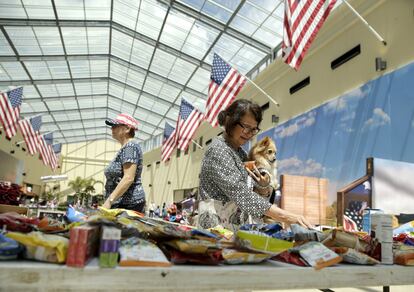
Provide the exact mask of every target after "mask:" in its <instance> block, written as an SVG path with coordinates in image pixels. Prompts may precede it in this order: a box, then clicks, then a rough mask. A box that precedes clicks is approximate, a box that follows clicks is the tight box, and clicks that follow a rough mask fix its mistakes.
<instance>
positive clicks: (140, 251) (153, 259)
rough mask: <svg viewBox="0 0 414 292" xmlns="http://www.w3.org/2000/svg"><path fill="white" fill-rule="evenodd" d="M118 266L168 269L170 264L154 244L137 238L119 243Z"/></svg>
mask: <svg viewBox="0 0 414 292" xmlns="http://www.w3.org/2000/svg"><path fill="white" fill-rule="evenodd" d="M119 254H120V258H121V260H120V261H119V265H120V266H152V267H168V266H171V263H170V262H169V261H168V260H167V258H166V257H165V255H164V253H163V252H162V251H161V250H160V249H159V248H158V246H156V245H155V244H153V243H151V242H149V241H146V240H143V239H141V238H138V237H131V238H128V239H125V240H122V241H121V247H120V248H119Z"/></svg>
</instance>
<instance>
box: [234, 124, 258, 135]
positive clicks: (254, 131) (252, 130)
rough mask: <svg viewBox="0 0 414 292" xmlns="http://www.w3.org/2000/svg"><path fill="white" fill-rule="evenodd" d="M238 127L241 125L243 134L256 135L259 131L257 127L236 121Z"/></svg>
mask: <svg viewBox="0 0 414 292" xmlns="http://www.w3.org/2000/svg"><path fill="white" fill-rule="evenodd" d="M237 124H238V125H239V126H240V127H242V129H243V133H245V134H250V135H256V134H257V133H259V131H260V129H259V128H257V127H256V128H251V127H249V126H246V125H243V124H242V123H240V122H238V123H237Z"/></svg>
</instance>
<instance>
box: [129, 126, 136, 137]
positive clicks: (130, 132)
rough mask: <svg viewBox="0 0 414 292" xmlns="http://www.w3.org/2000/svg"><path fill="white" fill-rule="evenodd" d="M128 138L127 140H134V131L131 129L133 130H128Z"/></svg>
mask: <svg viewBox="0 0 414 292" xmlns="http://www.w3.org/2000/svg"><path fill="white" fill-rule="evenodd" d="M128 136H129V138H134V137H135V129H133V128H131V129H129V132H128Z"/></svg>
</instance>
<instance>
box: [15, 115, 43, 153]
mask: <svg viewBox="0 0 414 292" xmlns="http://www.w3.org/2000/svg"><path fill="white" fill-rule="evenodd" d="M41 125H42V117H41V116H37V117H33V118H30V119H24V120H20V121H19V127H20V131H21V132H22V134H23V138H24V141H25V142H26V145H27V148H28V149H29V153H30V154H31V155H33V154H35V153H36V152H37V149H38V148H39V146H40V145H39V141H38V139H37V138H36V135H39V131H40V126H41Z"/></svg>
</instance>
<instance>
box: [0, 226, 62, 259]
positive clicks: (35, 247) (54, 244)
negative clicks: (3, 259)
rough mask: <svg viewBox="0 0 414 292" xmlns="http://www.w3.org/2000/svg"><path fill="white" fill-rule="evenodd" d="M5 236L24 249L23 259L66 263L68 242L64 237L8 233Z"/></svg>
mask: <svg viewBox="0 0 414 292" xmlns="http://www.w3.org/2000/svg"><path fill="white" fill-rule="evenodd" d="M6 236H7V237H9V238H12V239H14V240H16V241H18V242H20V243H21V244H23V245H24V246H25V247H26V252H25V258H27V259H35V260H39V261H46V262H51V263H64V262H65V261H66V253H67V250H68V244H69V240H68V239H67V238H65V237H62V236H58V235H53V234H44V233H41V232H30V233H27V234H25V233H20V232H9V233H7V234H6Z"/></svg>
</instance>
